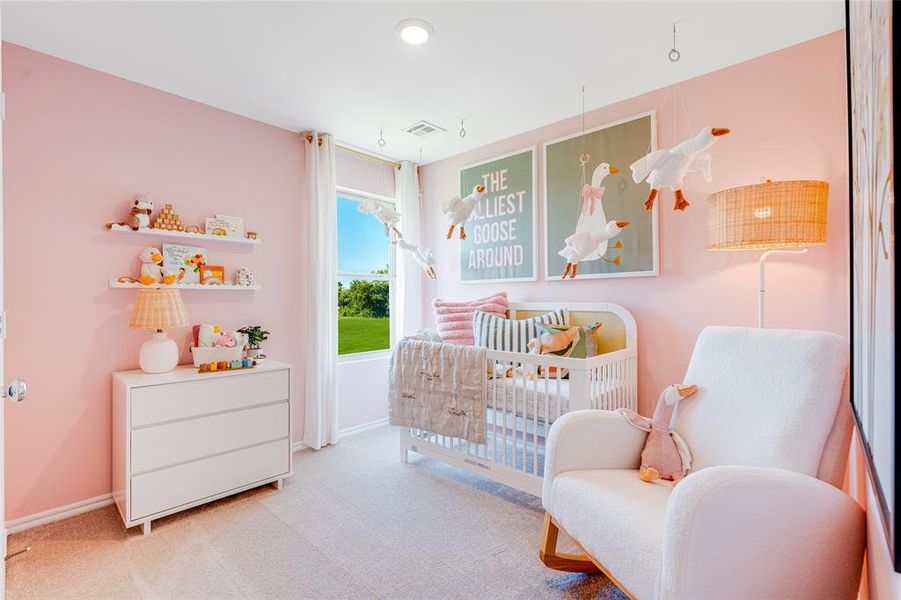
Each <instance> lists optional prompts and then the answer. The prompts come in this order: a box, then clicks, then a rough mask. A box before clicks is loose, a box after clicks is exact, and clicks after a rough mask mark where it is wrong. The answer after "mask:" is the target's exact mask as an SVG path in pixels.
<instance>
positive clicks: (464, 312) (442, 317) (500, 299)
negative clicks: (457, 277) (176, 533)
mask: <svg viewBox="0 0 901 600" xmlns="http://www.w3.org/2000/svg"><path fill="white" fill-rule="evenodd" d="M507 305H508V301H507V292H501V293H499V294H495V295H493V296H488V297H486V298H479V299H478V300H470V301H469V302H447V301H445V300H438V299H437V298H436V299H435V300H433V301H432V311H433V312H434V313H435V325H436V329H437V330H438V335H439V336H441V341H442V342H447V343H450V344H465V345H468V346H472V345H473V344H474V343H475V338H474V337H473V334H472V315H473V314H474V313H475V312H476V311H477V310H479V311H482V312H484V313H488V314H492V315H496V316H498V317H501V318H504V317H506V315H507Z"/></svg>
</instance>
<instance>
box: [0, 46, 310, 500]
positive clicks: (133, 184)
mask: <svg viewBox="0 0 901 600" xmlns="http://www.w3.org/2000/svg"><path fill="white" fill-rule="evenodd" d="M3 77H4V81H3V86H4V89H5V92H6V94H7V104H6V108H7V117H6V122H5V123H4V153H3V159H4V165H3V166H4V185H5V188H4V192H5V200H6V202H5V204H6V206H5V211H6V215H5V216H6V229H5V234H6V235H5V244H6V245H5V251H6V262H5V277H6V281H7V282H8V285H7V286H6V309H7V312H8V316H9V338H8V339H7V340H6V364H5V368H6V373H7V374H8V376H9V377H13V376H15V377H21V378H24V379H27V380H28V383H29V398H28V401H27V402H23V403H21V404H17V405H10V404H9V403H5V404H6V411H7V414H6V417H7V418H6V449H7V453H6V502H7V504H6V506H7V514H6V516H7V518H16V517H20V516H23V515H27V514H31V513H35V512H39V511H43V510H47V509H50V508H55V507H58V506H62V505H65V504H69V503H72V502H75V501H78V500H83V499H86V498H92V497H95V496H98V495H102V494H105V493H107V492H109V491H110V426H111V424H110V385H111V384H110V373H111V372H112V371H115V370H120V369H133V368H136V367H137V351H138V347H139V346H140V344H141V343H142V341H143V340H144V339H145V338H146V336H147V332H143V331H132V330H129V329H128V318H129V309H130V306H131V303H132V302H133V300H134V292H133V291H130V290H111V289H109V288H108V286H107V280H108V278H109V277H111V276H116V275H122V274H128V273H132V272H135V271H136V269H137V262H136V260H135V259H134V257H135V256H136V254H137V253H138V252H139V251H140V249H141V248H142V247H143V245H144V242H143V241H142V240H136V239H134V238H132V237H128V236H126V235H112V234H107V233H106V232H105V231H104V229H103V223H104V222H106V221H109V220H113V219H115V220H119V219H121V218H122V216H123V215H124V213H125V212H126V211H127V202H128V201H129V199H130V198H131V196H132V195H133V194H134V193H136V192H145V193H148V194H150V195H151V196H153V197H154V198H155V199H156V201H157V203H158V205H159V204H160V203H163V202H169V203H172V204H174V206H175V209H176V212H177V213H178V214H179V215H180V216H181V218H182V220H183V222H185V223H187V224H192V223H200V222H202V220H203V218H204V217H206V216H208V215H211V214H213V213H215V212H222V213H225V214H235V215H243V216H244V217H245V218H246V224H247V226H248V228H250V229H253V230H256V231H258V232H259V233H260V236H261V238H262V240H263V244H262V245H260V246H258V247H255V248H251V247H247V248H234V247H230V246H228V245H226V244H221V243H220V244H216V243H209V244H207V248H208V250H209V254H210V258H211V259H212V260H213V261H214V262H215V263H221V264H222V265H224V266H225V267H226V269H227V270H231V269H232V268H234V267H236V266H241V265H248V266H253V267H254V269H255V270H256V274H257V277H258V279H259V281H260V283H261V284H262V286H263V289H262V290H261V291H257V292H221V291H185V292H182V298H183V299H184V302H185V305H186V308H187V312H188V317H189V318H190V319H191V321H192V322H202V321H212V322H216V323H219V324H221V325H222V326H224V327H227V328H233V327H239V326H241V325H245V324H248V323H261V324H263V325H265V326H266V327H267V328H268V329H269V330H270V331H272V337H271V340H270V341H269V342H267V344H266V349H267V353H268V354H269V355H270V356H272V357H274V358H277V359H280V360H284V361H286V362H291V363H293V364H295V365H296V366H298V367H301V368H302V366H303V350H302V345H301V340H302V338H303V335H304V327H303V323H302V321H301V315H302V311H301V310H300V309H299V307H300V306H302V303H303V301H304V300H303V291H302V289H303V286H302V281H303V278H304V264H305V257H304V254H305V250H304V246H303V241H302V238H301V237H300V236H299V235H298V234H297V232H298V231H299V228H300V222H301V221H300V219H301V210H302V204H303V202H304V195H305V188H304V156H303V146H302V144H301V139H300V137H299V136H298V135H296V134H295V133H292V132H290V131H285V130H281V129H277V128H275V127H270V126H268V125H264V124H262V123H259V122H256V121H252V120H249V119H245V118H242V117H238V116H236V115H234V114H231V113H227V112H224V111H221V110H217V109H213V108H210V107H207V106H204V105H201V104H197V103H195V102H191V101H188V100H185V99H183V98H179V97H176V96H173V95H170V94H166V93H163V92H160V91H157V90H154V89H151V88H148V87H145V86H141V85H138V84H135V83H131V82H128V81H125V80H123V79H119V78H116V77H113V76H110V75H106V74H104V73H100V72H98V71H94V70H91V69H87V68H84V67H81V66H78V65H75V64H72V63H68V62H65V61H62V60H58V59H55V58H51V57H49V56H46V55H43V54H39V53H36V52H33V51H30V50H27V49H25V48H22V47H18V46H15V45H10V44H4V46H3ZM162 241H163V240H160V239H155V238H149V239H148V240H147V242H162ZM172 335H173V337H175V338H176V339H178V340H179V341H184V340H186V335H187V331H186V330H182V331H174V332H172ZM183 358H184V360H185V361H187V360H188V359H189V356H188V354H187V350H185V355H184V357H183ZM295 373H296V375H295V380H294V390H295V399H297V400H300V399H301V398H302V393H301V392H300V391H301V390H302V389H303V376H302V373H301V371H300V370H298V371H296V372H295ZM301 404H302V400H300V402H299V403H298V404H297V405H296V409H297V410H296V411H295V414H296V415H297V417H298V418H297V419H296V421H295V437H298V438H299V436H300V433H299V432H301V431H303V427H302V422H301V420H302V405H301Z"/></svg>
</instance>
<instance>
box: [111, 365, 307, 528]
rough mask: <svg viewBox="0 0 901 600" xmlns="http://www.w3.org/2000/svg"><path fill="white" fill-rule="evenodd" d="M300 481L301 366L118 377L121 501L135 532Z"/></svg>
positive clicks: (116, 459) (116, 442)
mask: <svg viewBox="0 0 901 600" xmlns="http://www.w3.org/2000/svg"><path fill="white" fill-rule="evenodd" d="M291 474H292V466H291V366H290V365H287V364H284V363H279V362H275V361H272V360H268V359H267V360H266V362H265V364H263V365H261V366H258V367H256V368H254V369H247V370H242V371H233V372H228V371H225V372H221V373H208V374H207V373H204V374H200V373H197V369H196V368H194V367H190V366H184V367H178V368H176V369H175V370H174V371H172V372H170V373H161V374H158V375H148V374H146V373H144V372H142V371H120V372H117V373H113V498H114V499H115V501H116V505H117V506H118V507H119V513H120V514H121V515H122V520H123V521H124V522H125V526H126V527H132V526H134V525H143V527H144V533H145V534H148V533H150V522H151V521H152V520H153V519H158V518H160V517H164V516H166V515H170V514H172V513H175V512H178V511H181V510H184V509H186V508H190V507H192V506H196V505H198V504H203V503H205V502H209V501H211V500H215V499H217V498H221V497H223V496H228V495H229V494H234V493H237V492H241V491H244V490H247V489H250V488H252V487H256V486H259V485H264V484H268V483H275V484H276V486H277V487H281V481H282V479H284V478H285V477H289V476H290V475H291Z"/></svg>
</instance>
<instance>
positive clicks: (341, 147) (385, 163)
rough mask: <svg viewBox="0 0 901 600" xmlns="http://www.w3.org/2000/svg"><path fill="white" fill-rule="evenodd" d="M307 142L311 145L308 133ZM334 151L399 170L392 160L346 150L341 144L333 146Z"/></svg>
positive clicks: (320, 141) (320, 140)
mask: <svg viewBox="0 0 901 600" xmlns="http://www.w3.org/2000/svg"><path fill="white" fill-rule="evenodd" d="M304 137H305V138H306V139H307V141H308V142H310V143H313V134H311V133H308V134H306V135H305V136H304ZM319 145H320V146H321V145H322V138H319ZM335 149H336V150H341V151H342V152H347V153H348V154H353V155H355V156H359V157H360V158H364V159H366V160H371V161H374V162H378V163H382V164H384V165H389V166H391V167H394V168H395V169H399V168H400V163H399V162H397V161H393V160H388V159H387V158H382V157H381V156H375V155H373V154H369V153H368V152H362V151H360V150H355V149H354V148H348V147H347V146H342V145H341V144H337V143H336V144H335Z"/></svg>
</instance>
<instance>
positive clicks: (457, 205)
mask: <svg viewBox="0 0 901 600" xmlns="http://www.w3.org/2000/svg"><path fill="white" fill-rule="evenodd" d="M484 196H485V186H484V185H481V184H479V185H476V186H473V188H472V193H471V194H469V195H468V196H466V197H465V198H461V197H460V196H454V197H453V198H451V199H450V200H443V201H442V202H441V203H440V204H439V205H438V207H439V208H440V209H441V212H443V213H444V216H445V217H447V218H448V219H450V222H451V226H450V229H448V230H447V239H451V236H452V235H453V234H454V228H455V227H456V226H457V225H459V226H460V239H461V240H465V239H466V230H465V229H464V224H465V223H466V221H468V220H469V218H470V217H471V216H472V214H473V212H477V206H478V204H479V200H481V199H482V198H483V197H484Z"/></svg>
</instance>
